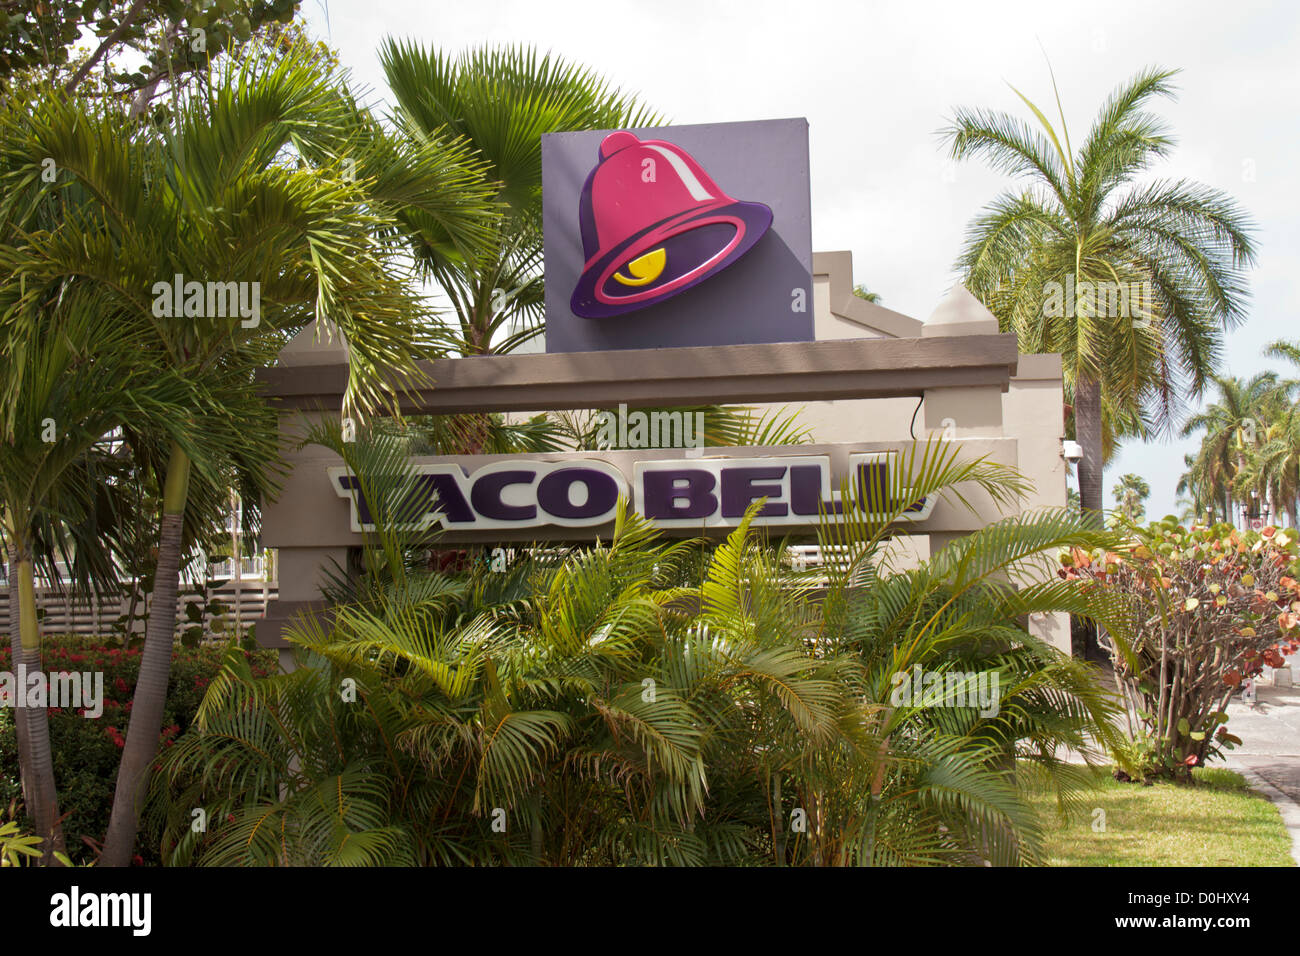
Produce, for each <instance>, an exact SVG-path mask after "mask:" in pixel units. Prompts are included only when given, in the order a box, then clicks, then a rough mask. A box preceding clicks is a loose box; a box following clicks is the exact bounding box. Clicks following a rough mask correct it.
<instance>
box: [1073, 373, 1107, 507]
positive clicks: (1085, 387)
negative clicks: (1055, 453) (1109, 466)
mask: <svg viewBox="0 0 1300 956" xmlns="http://www.w3.org/2000/svg"><path fill="white" fill-rule="evenodd" d="M1074 437H1075V440H1077V441H1078V442H1079V445H1080V446H1081V447H1082V449H1083V457H1082V458H1081V459H1079V505H1080V508H1081V509H1082V510H1083V512H1084V515H1085V516H1087V513H1088V512H1089V511H1091V512H1095V516H1094V520H1096V522H1097V523H1098V524H1100V523H1101V517H1102V510H1103V508H1104V507H1105V499H1104V498H1103V497H1102V447H1101V445H1102V442H1101V384H1100V383H1099V382H1096V381H1092V380H1090V379H1085V378H1080V379H1078V380H1077V381H1076V382H1075V385H1074Z"/></svg>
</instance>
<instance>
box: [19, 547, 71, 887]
mask: <svg viewBox="0 0 1300 956" xmlns="http://www.w3.org/2000/svg"><path fill="white" fill-rule="evenodd" d="M18 615H19V621H18V630H19V644H20V647H19V650H20V658H19V660H18V661H17V662H15V670H17V671H18V673H19V674H23V673H25V674H26V677H25V678H24V679H23V680H21V681H19V687H18V693H19V695H20V702H19V703H20V706H19V708H18V720H19V721H20V722H21V723H23V724H24V725H25V726H26V733H27V748H28V755H29V757H30V758H31V768H30V769H31V782H30V784H26V783H25V786H24V789H25V790H26V793H27V797H28V803H27V812H28V814H29V815H30V816H31V818H32V820H33V821H34V823H35V825H36V835H37V836H39V837H40V838H41V839H42V840H43V841H44V842H43V843H42V845H41V848H42V851H43V855H42V862H43V863H44V864H45V865H46V866H49V865H50V864H52V863H54V862H55V859H54V853H55V851H58V852H60V853H61V852H63V849H64V844H63V826H62V825H61V823H60V822H59V795H58V792H57V791H56V790H55V787H54V752H53V751H52V750H51V749H50V714H49V711H48V709H47V708H46V707H31V706H27V700H26V699H25V698H26V693H27V684H28V682H29V681H30V680H31V676H32V675H33V674H36V675H38V678H39V680H41V681H42V682H45V674H44V672H43V671H42V670H41V631H40V623H39V622H38V621H37V619H36V573H35V569H34V568H33V566H32V555H31V552H30V551H27V550H25V549H22V545H21V543H20V544H19V551H18ZM45 686H46V687H47V688H48V686H49V684H48V682H46V683H45ZM46 703H47V704H48V703H49V701H48V700H46Z"/></svg>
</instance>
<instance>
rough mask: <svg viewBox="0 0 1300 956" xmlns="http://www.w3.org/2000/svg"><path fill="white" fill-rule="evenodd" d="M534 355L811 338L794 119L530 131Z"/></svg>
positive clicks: (802, 138)
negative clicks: (536, 284) (538, 219)
mask: <svg viewBox="0 0 1300 956" xmlns="http://www.w3.org/2000/svg"><path fill="white" fill-rule="evenodd" d="M542 184H543V199H542V205H543V228H544V245H545V254H546V350H547V351H548V352H585V351H593V350H601V349H635V348H664V347H671V346H705V345H735V344H743V343H756V342H807V341H811V340H812V339H813V313H812V278H811V272H812V232H811V226H810V216H809V192H808V123H807V121H806V120H803V119H789V120H764V121H761V122H753V123H713V124H708V125H703V126H664V127H657V128H653V129H640V130H597V131H588V132H579V133H552V134H548V135H546V136H543V137H542Z"/></svg>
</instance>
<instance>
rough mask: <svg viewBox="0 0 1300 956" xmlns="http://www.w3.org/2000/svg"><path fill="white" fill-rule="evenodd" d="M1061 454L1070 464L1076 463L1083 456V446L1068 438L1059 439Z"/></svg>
mask: <svg viewBox="0 0 1300 956" xmlns="http://www.w3.org/2000/svg"><path fill="white" fill-rule="evenodd" d="M1061 456H1062V457H1063V458H1064V459H1065V460H1066V461H1068V462H1069V463H1070V464H1072V465H1077V464H1078V463H1079V462H1080V460H1082V458H1083V446H1082V445H1080V444H1079V443H1078V442H1077V441H1070V440H1069V439H1068V438H1062V439H1061Z"/></svg>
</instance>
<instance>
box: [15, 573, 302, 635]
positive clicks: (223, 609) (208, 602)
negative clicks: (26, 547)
mask: <svg viewBox="0 0 1300 956" xmlns="http://www.w3.org/2000/svg"><path fill="white" fill-rule="evenodd" d="M278 593H279V589H278V588H277V587H276V584H275V582H272V581H259V580H252V581H241V582H239V584H238V585H236V584H235V582H233V581H225V582H221V583H219V584H218V583H216V582H213V584H212V586H210V587H207V588H206V589H205V588H204V587H203V585H202V584H199V585H192V584H185V585H183V586H182V587H181V592H180V597H179V600H177V602H176V605H177V607H176V633H177V635H178V636H179V635H181V634H182V633H184V631H185V630H186V629H187V628H189V627H193V626H197V625H198V624H199V623H200V621H201V623H202V626H203V637H204V638H205V639H211V638H214V637H229V636H233V635H234V634H235V631H236V622H238V631H239V632H240V633H241V634H243V633H247V631H248V628H249V627H250V626H251V625H253V624H256V623H257V622H258V621H259V620H261V618H262V616H263V615H264V614H265V613H266V606H267V604H269V603H270V602H271V601H273V600H275V598H276V595H277V594H278ZM191 604H195V605H197V607H196V609H195V610H194V611H189V610H188V606H189V605H191ZM130 605H131V601H130V598H129V597H128V596H126V595H121V594H103V595H100V596H99V599H98V600H95V601H84V600H83V601H74V600H73V599H72V597H71V596H70V595H66V594H60V593H59V592H58V591H56V590H54V589H52V588H38V589H37V591H36V608H37V613H38V615H39V616H40V618H41V632H42V633H44V634H108V633H111V632H113V631H114V630H118V631H125V630H126V624H125V622H124V621H123V620H122V619H123V618H124V617H125V616H126V615H127V614H128V613H129V611H130ZM148 605H149V598H148V596H146V597H144V598H142V599H140V600H138V601H137V602H136V607H135V618H136V619H135V620H134V621H133V622H132V626H131V628H130V629H131V631H132V632H133V633H136V634H143V633H144V627H145V622H144V620H143V615H145V614H146V613H148V610H149V607H148ZM195 618H198V619H199V620H196V619H195ZM8 629H9V589H8V587H5V588H3V589H0V635H7V634H8V632H9V631H8ZM5 639H7V638H5Z"/></svg>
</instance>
